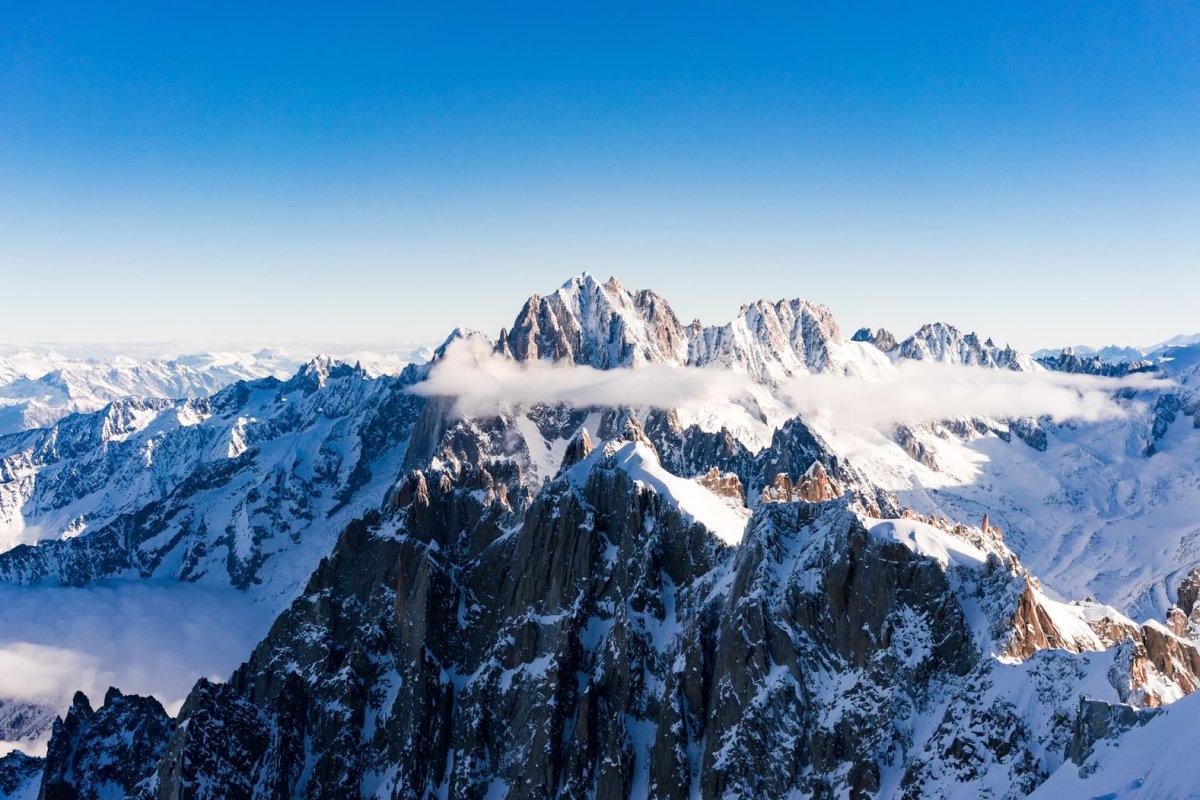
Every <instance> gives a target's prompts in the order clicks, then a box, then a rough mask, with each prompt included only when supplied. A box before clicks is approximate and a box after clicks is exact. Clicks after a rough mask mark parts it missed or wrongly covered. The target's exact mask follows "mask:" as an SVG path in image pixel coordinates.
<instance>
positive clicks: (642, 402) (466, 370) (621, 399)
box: [412, 339, 746, 416]
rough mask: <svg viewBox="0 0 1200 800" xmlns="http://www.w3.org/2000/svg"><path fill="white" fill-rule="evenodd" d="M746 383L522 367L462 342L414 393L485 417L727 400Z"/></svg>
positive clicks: (675, 374) (715, 375)
mask: <svg viewBox="0 0 1200 800" xmlns="http://www.w3.org/2000/svg"><path fill="white" fill-rule="evenodd" d="M745 385H746V384H745V378H743V377H742V376H739V375H735V374H734V373H731V372H729V371H727V370H720V369H686V368H683V367H675V366H671V365H668V364H648V365H646V366H643V367H639V368H637V369H610V370H600V369H594V368H592V367H587V366H578V365H574V364H556V363H551V362H543V361H535V362H531V363H527V364H519V363H517V362H514V361H511V360H509V359H506V358H502V357H499V356H496V355H493V354H492V352H491V350H490V349H489V348H488V347H487V346H486V344H484V343H483V342H480V341H477V340H474V339H459V340H457V341H454V342H452V343H451V344H450V346H449V347H448V348H447V349H446V354H445V357H444V358H443V359H442V360H441V361H440V362H439V363H438V364H437V365H435V366H434V368H433V369H432V371H431V372H430V375H429V378H428V379H427V380H426V381H424V382H422V383H420V384H417V385H416V386H414V387H413V388H412V391H413V392H414V393H416V394H421V395H425V396H442V397H453V398H455V410H456V411H457V412H458V413H460V414H464V415H467V416H480V415H484V414H494V413H496V412H497V411H498V410H502V409H506V408H510V407H513V406H530V405H533V404H535V403H563V404H566V405H569V406H577V407H582V406H597V405H598V406H651V407H655V408H676V407H679V406H687V405H695V404H702V403H709V402H711V403H717V402H723V401H727V400H728V399H729V398H730V397H736V396H737V395H739V394H741V393H742V392H743V391H744V389H745Z"/></svg>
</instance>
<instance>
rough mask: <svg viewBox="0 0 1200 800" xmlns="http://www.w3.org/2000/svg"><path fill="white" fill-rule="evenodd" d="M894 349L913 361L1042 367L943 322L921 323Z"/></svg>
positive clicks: (1024, 368)
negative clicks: (917, 328)
mask: <svg viewBox="0 0 1200 800" xmlns="http://www.w3.org/2000/svg"><path fill="white" fill-rule="evenodd" d="M896 352H897V354H898V355H899V357H901V358H909V359H913V360H916V361H939V362H942V363H946V364H966V365H969V366H980V367H996V368H1000V369H1010V370H1014V371H1020V372H1032V371H1036V370H1039V369H1041V367H1040V366H1039V365H1038V364H1037V362H1035V361H1034V360H1033V359H1032V358H1031V357H1030V356H1028V355H1026V354H1024V353H1021V352H1018V351H1016V350H1014V349H1013V348H1012V347H1009V346H1008V345H1005V346H1004V347H999V346H997V345H996V343H995V342H994V341H992V339H990V338H988V339H986V340H984V341H982V342H981V341H980V340H979V336H978V335H977V334H975V333H966V334H964V333H963V332H962V331H960V330H959V329H958V328H956V327H954V326H953V325H949V324H947V323H944V322H933V323H928V324H926V325H922V326H921V328H920V329H919V330H917V332H916V333H914V334H913V335H912V336H910V337H908V338H907V339H905V340H904V341H903V342H901V343H900V345H899V347H898V348H897V350H896Z"/></svg>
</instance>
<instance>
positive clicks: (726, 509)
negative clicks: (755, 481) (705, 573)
mask: <svg viewBox="0 0 1200 800" xmlns="http://www.w3.org/2000/svg"><path fill="white" fill-rule="evenodd" d="M606 457H607V456H606V454H605V453H604V452H603V451H602V450H600V449H597V450H596V451H594V452H593V453H592V454H591V455H590V456H589V457H588V458H586V459H584V460H583V461H581V462H580V463H579V464H576V465H575V466H574V467H572V468H571V471H570V473H569V475H570V477H571V478H572V480H574V481H576V482H579V481H582V480H583V479H584V478H585V477H586V476H587V473H588V472H590V471H591V468H592V467H593V466H594V465H595V463H596V462H597V461H598V460H600V459H602V458H606ZM612 457H613V459H614V461H615V463H616V466H617V467H619V468H620V469H622V470H624V471H625V472H626V473H628V474H629V477H631V478H633V479H634V480H635V481H638V482H639V483H641V484H643V485H644V486H647V487H649V488H650V489H653V490H654V491H655V492H657V493H658V494H659V495H660V496H661V497H663V498H664V499H665V500H667V501H668V502H670V503H672V504H673V505H675V507H676V508H678V509H679V511H680V512H681V513H682V514H683V515H684V516H685V517H687V518H688V519H691V520H692V521H694V522H698V523H700V524H701V525H703V526H704V527H705V528H708V530H709V531H711V532H712V533H713V534H714V535H715V536H717V538H719V539H720V540H721V541H723V542H725V543H726V544H737V543H738V542H740V541H741V540H742V535H743V534H744V533H745V532H746V522H747V520H749V518H750V511H749V509H746V508H735V507H733V506H732V505H730V504H729V503H728V502H726V501H725V500H724V499H722V498H721V497H719V496H718V495H716V494H714V493H713V492H711V491H709V490H708V489H706V488H705V487H703V486H701V485H700V484H699V483H697V482H696V481H693V480H688V479H687V478H680V477H679V476H677V475H672V474H671V473H670V472H668V471H667V470H665V469H663V467H662V465H661V464H660V463H659V461H658V456H656V455H655V453H654V451H653V450H651V449H650V448H649V447H647V446H646V445H645V444H643V443H641V442H628V443H626V444H624V445H622V446H621V447H620V449H618V450H617V451H616V452H615V453H613V454H612Z"/></svg>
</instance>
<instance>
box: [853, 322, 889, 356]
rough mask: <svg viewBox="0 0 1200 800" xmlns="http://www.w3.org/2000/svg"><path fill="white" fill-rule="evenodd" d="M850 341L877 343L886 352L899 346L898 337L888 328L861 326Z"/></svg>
mask: <svg viewBox="0 0 1200 800" xmlns="http://www.w3.org/2000/svg"><path fill="white" fill-rule="evenodd" d="M850 341H852V342H865V343H867V344H872V345H875V346H876V347H878V348H879V349H880V350H882V351H883V352H885V353H890V352H892V351H893V350H895V349H896V348H897V347H898V346H899V343H898V342H897V341H896V337H895V336H893V335H892V332H891V331H889V330H888V329H887V328H880V329H878V330H875V331H873V330H871V329H870V328H859V329H858V330H857V331H855V332H854V335H853V336H851V337H850Z"/></svg>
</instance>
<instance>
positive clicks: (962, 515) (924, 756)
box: [0, 275, 1200, 798]
mask: <svg viewBox="0 0 1200 800" xmlns="http://www.w3.org/2000/svg"><path fill="white" fill-rule="evenodd" d="M1073 365H1076V362H1074V361H1069V360H1062V361H1060V362H1058V363H1055V364H1046V363H1044V362H1043V363H1039V362H1038V361H1035V360H1034V359H1032V358H1030V357H1029V356H1026V355H1024V354H1022V353H1019V352H1017V351H1015V350H1013V349H1011V348H1009V347H1007V346H1003V345H998V344H996V343H995V342H994V341H992V340H989V339H981V338H980V337H978V336H976V335H974V334H964V333H962V332H961V331H958V330H957V329H955V328H953V327H952V326H949V325H945V324H942V323H934V324H930V325H927V326H924V327H922V328H921V329H920V330H919V331H917V332H916V333H914V334H913V335H912V336H911V337H908V338H907V339H903V340H898V339H897V338H896V337H894V336H893V335H891V334H890V333H888V332H887V331H882V330H880V331H875V332H872V331H869V330H866V329H864V330H863V331H860V332H859V333H856V334H855V335H854V337H853V338H852V339H846V338H845V337H844V336H843V335H842V333H841V331H840V329H839V328H838V326H837V324H836V321H835V320H834V318H833V316H832V314H831V313H830V312H829V311H828V309H825V308H823V307H821V306H819V305H816V304H814V303H810V302H807V301H803V300H791V301H779V302H767V301H760V302H756V303H751V304H749V305H747V306H744V307H743V308H742V309H741V311H740V312H739V314H738V316H737V318H736V319H735V320H734V321H732V322H730V323H728V324H725V325H714V326H704V325H701V324H700V323H698V322H697V323H692V324H691V325H684V324H682V323H680V322H679V320H678V319H677V318H676V316H675V314H674V312H673V311H672V310H671V308H670V306H669V305H668V303H667V301H666V300H665V299H664V298H662V297H661V296H659V295H657V294H654V293H653V292H649V291H629V290H626V289H625V288H624V287H623V286H621V285H620V284H619V283H618V282H616V281H615V280H610V281H607V282H603V283H601V282H599V281H596V280H595V279H593V278H591V277H590V276H587V275H583V276H580V277H577V278H574V279H572V280H571V281H569V282H567V284H565V285H564V286H563V287H561V288H560V289H558V290H556V291H554V292H552V293H550V294H549V295H546V296H538V295H535V296H534V297H532V298H530V300H529V301H528V303H527V304H526V305H525V307H524V308H523V309H521V311H520V312H519V314H518V315H517V318H516V320H515V322H514V323H513V325H512V326H511V327H510V328H508V329H506V330H504V331H502V332H501V334H500V336H499V337H498V338H497V339H496V340H495V341H494V342H493V341H492V340H491V339H488V338H487V337H484V336H482V335H481V334H472V333H464V332H456V333H455V335H454V336H452V337H451V339H450V340H449V341H448V342H447V344H446V345H445V346H444V347H443V348H440V349H439V350H438V352H437V353H436V354H435V356H434V359H433V361H432V362H431V363H430V364H428V365H421V366H410V367H408V368H406V369H405V370H403V371H402V372H401V373H400V374H399V375H395V376H389V375H384V376H378V375H373V374H369V373H368V372H367V371H365V370H363V369H359V368H355V367H353V366H350V365H346V364H339V363H337V362H334V361H331V360H328V359H318V360H314V361H313V362H311V363H308V364H306V365H304V366H303V367H301V368H300V369H299V370H298V371H297V372H296V374H295V375H294V376H292V377H289V378H287V379H286V380H284V379H279V378H276V377H265V378H259V379H255V380H249V381H245V382H238V383H235V384H233V385H231V386H229V387H227V388H224V389H220V390H218V391H216V392H215V393H213V394H211V396H206V397H203V398H193V399H183V400H167V399H162V398H129V397H124V398H120V399H117V400H114V401H113V402H112V403H111V404H110V405H108V406H106V407H105V408H103V409H102V410H98V411H96V412H94V413H92V414H82V415H75V416H70V417H67V418H65V419H61V420H59V421H56V422H55V423H54V424H53V425H51V426H50V427H47V428H44V429H38V430H30V431H26V432H21V433H16V434H11V435H8V436H4V437H0V536H3V537H4V541H3V544H0V550H3V551H4V552H0V581H3V583H4V586H3V587H0V592H2V593H3V594H4V596H5V597H6V598H8V599H7V600H6V601H5V602H4V605H3V607H2V608H3V610H0V661H2V664H3V665H4V666H8V667H10V669H17V668H20V669H24V670H26V671H27V672H29V673H30V674H34V673H36V672H37V667H38V665H41V664H44V665H45V666H46V668H45V669H43V670H42V672H43V673H45V674H44V675H43V676H42V677H44V680H40V681H39V682H38V686H37V687H36V688H37V691H36V692H35V691H31V690H28V689H25V688H22V687H24V686H25V683H24V682H22V681H19V680H7V681H6V680H5V679H4V678H2V677H0V739H6V740H9V741H10V742H11V741H13V740H19V741H18V742H17V743H18V744H19V745H20V746H22V747H25V748H26V749H34V750H37V751H38V752H39V753H41V752H43V751H44V752H45V756H44V759H37V758H31V757H29V756H27V755H23V754H20V753H14V754H12V755H10V756H8V757H7V758H4V759H3V760H0V797H38V796H40V797H45V798H51V797H79V798H101V797H139V798H240V797H246V798H249V797H278V798H290V797H309V798H325V797H347V798H351V797H353V798H357V797H380V798H399V797H403V798H410V797H411V798H417V797H429V798H433V797H463V798H487V797H506V796H511V797H522V798H523V797H529V798H535V797H537V798H540V797H549V796H559V797H579V798H584V797H602V798H609V797H613V798H617V797H621V798H624V797H638V798H640V797H661V798H668V797H669V798H686V797H711V798H718V797H720V798H725V797H741V798H757V797H797V798H801V797H819V798H834V797H850V798H875V797H879V798H924V797H932V798H958V797H964V798H965V797H991V798H1015V797H1023V796H1027V795H1030V794H1031V793H1032V794H1033V796H1044V797H1099V796H1112V797H1145V798H1149V797H1166V798H1172V797H1181V798H1182V797H1187V796H1189V795H1188V794H1187V792H1188V791H1194V785H1195V784H1194V782H1193V781H1192V777H1193V776H1192V772H1191V771H1189V770H1188V769H1187V767H1186V765H1185V764H1184V765H1180V764H1174V763H1172V762H1173V761H1174V760H1181V759H1183V757H1184V755H1185V754H1186V753H1187V752H1188V750H1187V746H1188V745H1189V744H1191V745H1192V746H1195V745H1197V744H1200V735H1197V734H1196V733H1195V732H1194V731H1193V730H1192V729H1193V728H1194V727H1195V725H1194V723H1195V720H1194V719H1193V718H1194V717H1195V713H1194V711H1195V708H1194V706H1195V703H1194V702H1193V700H1194V699H1195V698H1194V697H1191V696H1189V695H1190V694H1191V693H1192V692H1193V691H1194V690H1195V689H1196V688H1197V686H1198V685H1200V649H1198V644H1197V642H1198V641H1200V639H1198V638H1197V637H1198V636H1200V569H1198V565H1200V544H1198V542H1200V427H1197V422H1196V421H1197V420H1200V414H1198V413H1197V412H1198V411H1200V347H1194V348H1189V347H1182V348H1175V349H1170V350H1166V351H1164V352H1163V353H1161V354H1159V355H1158V356H1157V357H1156V358H1155V360H1154V364H1153V365H1150V366H1147V367H1146V368H1145V369H1143V368H1138V369H1136V370H1123V371H1122V370H1107V371H1100V370H1088V369H1082V368H1074V367H1073ZM964 387H965V388H964ZM179 598H184V599H182V600H179ZM84 607H88V608H91V609H92V611H90V612H84V611H82V610H80V611H78V612H77V611H76V609H83V608H84ZM134 609H136V611H135V610H134ZM189 611H190V613H189ZM88 613H91V614H93V615H94V619H93V620H85V622H78V621H76V622H75V623H74V624H68V623H65V622H50V621H48V620H46V619H45V618H46V617H51V616H53V615H55V614H62V615H63V616H64V617H67V618H72V619H75V618H77V617H78V616H79V615H83V616H85V617H86V614H88ZM106 619H107V620H108V621H107V623H106V622H105V620H106ZM113 620H117V621H118V622H117V623H116V624H114V623H113ZM39 621H40V622H41V624H39ZM121 622H127V623H128V627H130V628H134V629H138V630H142V631H144V632H145V635H144V636H137V635H134V636H131V637H130V643H129V645H128V647H124V646H119V645H113V644H112V642H111V640H112V639H113V638H114V637H116V636H117V635H118V633H117V625H120V623H121ZM210 626H216V627H217V628H219V630H220V634H221V637H220V645H219V646H218V647H216V648H214V649H215V650H217V651H219V652H216V653H207V654H204V653H202V652H201V651H202V650H203V648H202V647H197V646H196V642H197V641H198V640H202V639H203V637H204V630H205V628H206V627H210ZM239 648H240V649H239ZM120 652H125V653H126V654H127V655H128V656H129V657H128V658H127V659H126V661H127V662H131V663H124V664H121V663H118V662H119V661H120V658H119V657H118V656H117V654H118V653H120ZM238 662H240V663H241V666H237V664H238ZM64 665H65V666H64ZM72 665H75V666H72ZM0 672H3V670H2V669H0ZM163 673H168V677H164V676H163ZM14 674H15V673H14ZM196 679H199V681H198V682H196V683H195V685H194V687H193V686H191V684H192V682H193V681H196ZM72 681H74V684H73V685H72ZM106 681H108V682H111V683H112V684H113V685H115V686H117V688H118V689H119V690H120V691H116V690H113V691H105V689H106V687H104V686H103V685H102V684H103V683H105V682H106ZM189 688H190V691H189V690H188V689H189ZM76 689H83V690H84V691H85V693H86V694H79V695H75V696H72V694H73V692H74V691H75V690H76ZM149 694H153V695H154V697H141V696H138V695H149ZM102 695H103V702H101V703H99V704H98V705H94V702H95V701H98V700H100V698H101V696H102ZM55 715H59V716H60V717H61V719H60V720H59V721H57V722H54V721H53V718H54V716H55ZM51 723H53V724H51ZM47 737H48V739H47Z"/></svg>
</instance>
